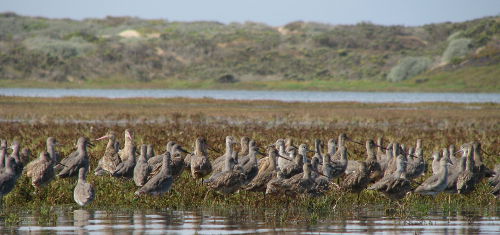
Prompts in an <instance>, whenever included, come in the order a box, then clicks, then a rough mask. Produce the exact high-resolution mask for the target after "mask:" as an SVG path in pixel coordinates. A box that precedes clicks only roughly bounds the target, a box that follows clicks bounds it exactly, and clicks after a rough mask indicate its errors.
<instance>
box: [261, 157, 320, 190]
mask: <svg viewBox="0 0 500 235" xmlns="http://www.w3.org/2000/svg"><path fill="white" fill-rule="evenodd" d="M299 148H300V147H299ZM302 168H303V169H302V173H300V174H297V175H294V176H293V177H291V178H289V179H278V180H271V181H269V183H268V184H267V187H266V194H281V195H288V196H296V195H298V194H306V195H311V196H319V195H321V194H323V193H324V192H325V191H326V190H328V189H329V187H328V179H327V178H326V177H324V176H318V177H316V178H314V177H313V176H312V166H311V163H310V162H305V163H304V164H303V166H302Z"/></svg>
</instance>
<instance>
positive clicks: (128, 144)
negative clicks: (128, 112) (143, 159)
mask: <svg viewBox="0 0 500 235" xmlns="http://www.w3.org/2000/svg"><path fill="white" fill-rule="evenodd" d="M134 146H135V144H134V132H133V131H132V130H131V129H125V144H124V146H123V149H122V150H120V151H118V155H119V156H120V161H121V162H124V161H126V160H127V159H128V158H129V157H132V155H130V153H131V151H130V149H132V148H133V147H134Z"/></svg>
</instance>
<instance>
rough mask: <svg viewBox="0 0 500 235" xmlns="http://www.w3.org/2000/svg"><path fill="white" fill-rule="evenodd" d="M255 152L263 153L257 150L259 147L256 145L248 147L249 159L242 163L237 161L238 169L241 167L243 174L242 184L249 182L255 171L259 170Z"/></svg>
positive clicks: (255, 174)
mask: <svg viewBox="0 0 500 235" xmlns="http://www.w3.org/2000/svg"><path fill="white" fill-rule="evenodd" d="M257 154H261V155H264V154H262V153H261V152H259V149H258V148H257V147H255V146H253V147H249V160H248V161H246V162H245V163H244V164H241V163H239V162H238V167H239V169H241V173H243V174H244V175H245V182H244V183H243V185H246V184H247V183H249V182H250V181H251V180H252V179H253V178H254V177H255V176H257V173H258V172H259V165H258V163H257Z"/></svg>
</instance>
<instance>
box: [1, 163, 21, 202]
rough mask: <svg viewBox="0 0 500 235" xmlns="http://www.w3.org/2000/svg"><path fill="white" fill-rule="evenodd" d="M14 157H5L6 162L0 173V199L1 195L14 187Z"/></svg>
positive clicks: (15, 177) (15, 178)
mask: <svg viewBox="0 0 500 235" xmlns="http://www.w3.org/2000/svg"><path fill="white" fill-rule="evenodd" d="M15 161H16V160H15V159H14V158H11V157H9V158H7V163H6V164H5V167H4V170H3V172H2V173H1V174H0V201H1V200H2V198H3V196H5V195H7V194H8V193H10V191H12V189H14V186H15V185H16V181H17V178H18V177H17V176H16V172H15V164H16V163H15Z"/></svg>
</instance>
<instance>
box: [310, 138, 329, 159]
mask: <svg viewBox="0 0 500 235" xmlns="http://www.w3.org/2000/svg"><path fill="white" fill-rule="evenodd" d="M322 147H323V143H322V142H321V140H320V139H315V140H314V156H313V159H314V158H316V159H318V160H317V161H318V164H323V155H324V154H322V151H321V149H322ZM328 158H329V156H328Z"/></svg>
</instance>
